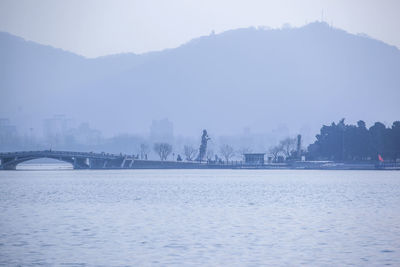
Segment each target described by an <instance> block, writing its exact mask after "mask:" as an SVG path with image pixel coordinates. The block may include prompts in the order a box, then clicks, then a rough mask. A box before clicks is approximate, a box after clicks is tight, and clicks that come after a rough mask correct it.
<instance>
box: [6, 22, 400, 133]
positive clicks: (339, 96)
mask: <svg viewBox="0 0 400 267" xmlns="http://www.w3.org/2000/svg"><path fill="white" fill-rule="evenodd" d="M399 100H400V51H399V49H398V48H397V47H394V46H390V45H387V44H385V43H383V42H382V41H379V40H375V39H373V38H371V37H368V36H365V35H354V34H350V33H347V32H346V31H344V30H341V29H337V28H333V27H331V26H329V25H328V24H326V23H324V22H314V23H311V24H308V25H305V26H303V27H300V28H283V29H264V28H244V29H236V30H230V31H226V32H223V33H220V34H211V35H209V36H203V37H199V38H197V39H194V40H191V41H189V42H188V43H185V44H183V45H181V46H179V47H177V48H174V49H167V50H163V51H157V52H150V53H145V54H139V55H138V54H129V53H128V54H118V55H111V56H106V57H99V58H94V59H91V58H85V57H82V56H79V55H76V54H73V53H70V52H67V51H64V50H61V49H57V48H53V47H50V46H45V45H41V44H37V43H34V42H30V41H26V40H24V39H22V38H20V37H16V36H13V35H11V34H8V33H0V117H8V118H10V119H11V120H12V121H13V122H15V123H16V124H17V125H19V126H21V127H25V128H30V127H35V128H40V127H41V125H42V124H41V123H42V120H43V119H45V118H48V117H51V116H53V115H54V114H66V115H67V116H69V117H72V118H74V119H76V120H78V121H87V122H89V123H90V124H91V125H92V127H95V128H97V129H99V130H101V131H103V132H104V133H105V134H109V135H113V134H116V133H120V132H125V133H142V132H146V131H147V129H148V128H149V125H150V124H151V121H152V120H154V119H162V118H168V119H169V120H170V121H172V122H173V123H174V128H175V132H176V133H178V134H183V135H192V134H196V133H201V130H202V129H207V130H208V132H209V133H214V134H217V133H218V134H228V135H229V134H232V133H239V132H241V131H242V130H243V128H245V127H247V129H248V128H250V129H251V130H252V131H255V132H269V131H271V130H272V129H275V128H277V127H278V126H282V125H284V126H286V127H287V128H289V129H290V131H291V132H292V133H301V132H302V131H312V132H313V133H316V132H315V131H316V130H318V129H319V127H320V126H321V125H322V124H330V122H332V121H338V120H339V119H341V118H346V120H347V121H349V122H355V121H357V120H358V119H363V120H365V121H366V122H367V124H371V123H373V122H375V121H378V120H379V121H383V122H386V123H388V124H390V123H391V122H393V121H394V120H398V119H399V114H400V104H399V102H400V101H399ZM307 129H308V130H307Z"/></svg>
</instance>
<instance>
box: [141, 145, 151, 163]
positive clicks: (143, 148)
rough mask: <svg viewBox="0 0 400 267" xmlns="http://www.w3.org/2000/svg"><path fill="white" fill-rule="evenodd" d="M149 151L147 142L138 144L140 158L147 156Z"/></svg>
mask: <svg viewBox="0 0 400 267" xmlns="http://www.w3.org/2000/svg"><path fill="white" fill-rule="evenodd" d="M149 152H150V148H149V145H148V144H145V143H141V144H140V159H145V158H147V154H148V153H149Z"/></svg>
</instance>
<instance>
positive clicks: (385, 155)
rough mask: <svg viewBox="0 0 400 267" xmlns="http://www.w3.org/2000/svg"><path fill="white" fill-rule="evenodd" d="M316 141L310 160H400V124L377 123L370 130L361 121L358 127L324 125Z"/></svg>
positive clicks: (342, 124) (341, 122) (342, 121)
mask: <svg viewBox="0 0 400 267" xmlns="http://www.w3.org/2000/svg"><path fill="white" fill-rule="evenodd" d="M316 139H317V140H316V141H315V142H314V143H313V144H311V145H309V146H308V149H307V154H306V155H307V159H309V160H317V159H318V160H323V159H325V160H334V161H376V160H378V159H379V156H380V157H381V158H382V159H384V160H388V161H393V160H396V159H399V158H400V121H395V122H393V124H392V126H391V127H386V126H385V125H384V124H383V123H381V122H376V123H375V124H374V125H372V126H371V127H370V128H367V127H366V125H365V122H364V121H362V120H360V121H358V122H357V125H351V124H345V122H344V119H342V120H340V121H339V122H338V123H334V122H333V123H332V124H331V125H329V126H327V125H324V126H322V128H321V130H320V133H319V134H317V135H316Z"/></svg>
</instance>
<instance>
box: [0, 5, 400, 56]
mask: <svg viewBox="0 0 400 267" xmlns="http://www.w3.org/2000/svg"><path fill="white" fill-rule="evenodd" d="M322 13H323V17H324V20H325V21H326V22H328V23H329V24H333V26H334V27H338V28H342V29H345V30H347V31H349V32H351V33H361V32H362V33H366V34H368V35H369V36H371V37H373V38H376V39H380V40H383V41H384V42H386V43H389V44H392V45H396V46H397V47H400V34H399V33H400V15H399V14H400V1H399V0H375V1H373V0H319V1H318V0H304V1H300V0H295V1H289V0H276V1H275V0H274V1H267V0H264V1H261V0H246V1H235V0H219V1H217V0H201V1H194V0H193V1H191V0H186V1H185V0H169V1H163V0H142V1H136V0H131V1H128V0H112V1H111V0H110V1H106V0H90V1H89V0H86V1H85V0H68V1H67V0H64V1H59V0H36V1H33V0H0V31H6V32H10V33H12V34H15V35H18V36H21V37H24V38H25V39H28V40H32V41H35V42H38V43H42V44H48V45H52V46H54V47H59V48H63V49H65V50H69V51H72V52H74V53H77V54H80V55H84V56H87V57H96V56H102V55H108V54H115V53H121V52H134V53H143V52H146V51H152V50H160V49H164V48H171V47H176V46H179V45H180V44H182V43H184V42H187V41H188V40H190V39H192V38H195V37H198V36H201V35H208V34H209V33H210V32H211V31H213V30H214V31H215V32H216V33H219V32H222V31H225V30H228V29H234V28H241V27H249V26H269V27H272V28H278V27H281V26H282V24H284V23H289V24H291V25H292V26H302V25H304V24H305V23H307V22H312V21H315V20H320V19H321V16H322Z"/></svg>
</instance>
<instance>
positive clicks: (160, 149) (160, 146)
mask: <svg viewBox="0 0 400 267" xmlns="http://www.w3.org/2000/svg"><path fill="white" fill-rule="evenodd" d="M154 151H155V152H156V153H157V154H158V156H160V159H161V160H166V159H167V157H168V155H169V154H171V152H172V145H170V144H168V143H155V144H154Z"/></svg>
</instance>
